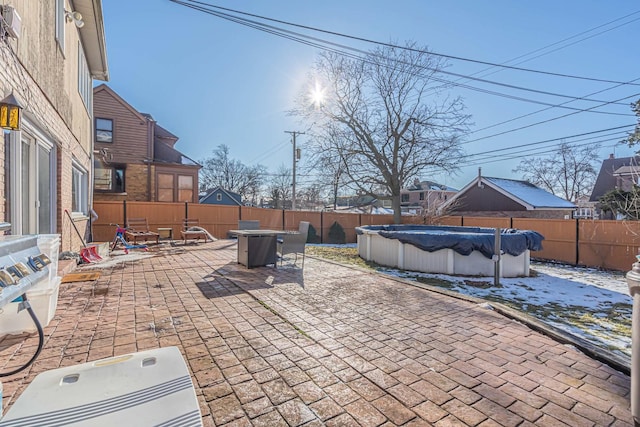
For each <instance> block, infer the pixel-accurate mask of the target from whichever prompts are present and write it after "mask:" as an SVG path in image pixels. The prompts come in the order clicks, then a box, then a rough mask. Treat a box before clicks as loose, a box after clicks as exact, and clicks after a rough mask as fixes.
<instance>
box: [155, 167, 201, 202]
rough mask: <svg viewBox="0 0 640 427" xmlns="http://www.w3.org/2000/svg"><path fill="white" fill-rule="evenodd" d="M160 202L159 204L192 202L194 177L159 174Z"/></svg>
mask: <svg viewBox="0 0 640 427" xmlns="http://www.w3.org/2000/svg"><path fill="white" fill-rule="evenodd" d="M157 177H158V178H157V181H158V184H157V185H158V197H157V199H158V201H159V202H192V201H193V195H194V190H193V189H194V179H193V176H192V175H178V174H172V173H159V174H158V175H157Z"/></svg>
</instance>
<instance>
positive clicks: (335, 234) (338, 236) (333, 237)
mask: <svg viewBox="0 0 640 427" xmlns="http://www.w3.org/2000/svg"><path fill="white" fill-rule="evenodd" d="M346 240H347V237H346V235H345V234H344V229H343V228H342V226H341V225H340V224H339V223H338V222H337V221H335V222H334V223H333V224H331V227H330V228H329V243H335V244H344V243H346Z"/></svg>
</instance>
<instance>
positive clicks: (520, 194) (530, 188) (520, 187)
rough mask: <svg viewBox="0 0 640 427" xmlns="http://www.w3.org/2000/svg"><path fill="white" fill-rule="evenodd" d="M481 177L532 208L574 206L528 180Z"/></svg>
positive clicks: (565, 207) (571, 207)
mask: <svg viewBox="0 0 640 427" xmlns="http://www.w3.org/2000/svg"><path fill="white" fill-rule="evenodd" d="M483 179H484V180H485V181H486V183H487V184H493V185H494V186H495V188H496V190H498V191H500V190H502V191H501V192H502V193H503V194H505V195H507V196H508V195H511V196H512V198H515V199H517V200H520V201H521V202H523V203H524V204H525V205H529V206H531V207H532V208H533V209H544V208H552V209H574V208H575V207H576V206H575V205H574V204H573V203H571V202H569V201H567V200H565V199H563V198H560V197H558V196H556V195H554V194H551V193H550V192H548V191H547V190H543V189H542V188H540V187H538V186H535V185H533V184H531V183H530V182H528V181H517V180H514V179H506V178H489V177H483Z"/></svg>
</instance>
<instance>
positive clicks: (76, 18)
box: [64, 10, 84, 28]
mask: <svg viewBox="0 0 640 427" xmlns="http://www.w3.org/2000/svg"><path fill="white" fill-rule="evenodd" d="M64 16H65V18H66V19H67V22H73V23H74V24H76V27H78V28H82V27H84V21H83V20H82V15H81V14H80V12H69V11H68V10H65V11H64Z"/></svg>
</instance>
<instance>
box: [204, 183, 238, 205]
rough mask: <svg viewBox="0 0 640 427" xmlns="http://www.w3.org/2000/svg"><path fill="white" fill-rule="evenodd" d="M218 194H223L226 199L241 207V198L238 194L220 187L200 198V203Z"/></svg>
mask: <svg viewBox="0 0 640 427" xmlns="http://www.w3.org/2000/svg"><path fill="white" fill-rule="evenodd" d="M218 193H222V194H225V195H226V196H227V197H229V199H231V200H233V201H234V202H235V203H236V204H237V205H238V206H242V202H241V200H242V197H240V194H238V193H234V192H233V191H229V190H225V189H224V188H222V187H215V188H213V189H211V190H210V191H209V192H208V193H207V194H205V195H204V196H202V197H201V198H200V203H203V202H206V201H207V200H209V199H210V198H211V197H213V196H215V195H216V194H218Z"/></svg>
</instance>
